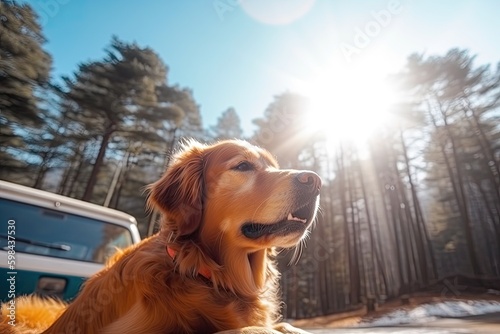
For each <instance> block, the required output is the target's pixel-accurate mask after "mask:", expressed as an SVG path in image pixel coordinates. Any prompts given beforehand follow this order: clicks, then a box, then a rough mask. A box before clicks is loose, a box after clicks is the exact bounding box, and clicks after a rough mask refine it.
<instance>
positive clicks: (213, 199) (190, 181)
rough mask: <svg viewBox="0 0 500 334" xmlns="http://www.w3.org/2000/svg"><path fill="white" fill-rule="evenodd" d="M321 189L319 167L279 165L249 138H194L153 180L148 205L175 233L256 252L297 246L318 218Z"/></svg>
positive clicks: (209, 243)
mask: <svg viewBox="0 0 500 334" xmlns="http://www.w3.org/2000/svg"><path fill="white" fill-rule="evenodd" d="M320 187H321V179H320V178H319V176H318V175H317V174H315V173H314V172H311V171H303V170H291V169H279V167H278V164H277V162H276V160H275V159H274V158H273V157H272V156H271V154H270V153H269V152H267V151H265V150H263V149H261V148H259V147H256V146H253V145H251V144H249V143H247V142H244V141H237V140H230V141H222V142H219V143H216V144H214V145H211V146H205V145H202V144H199V143H196V142H191V143H189V144H187V145H186V146H185V147H184V148H183V150H181V151H180V152H179V153H178V154H177V155H176V156H175V157H174V159H173V162H172V164H171V166H170V167H169V168H168V169H167V171H166V173H165V175H164V176H163V177H162V178H161V179H160V180H159V181H157V182H156V183H154V184H152V185H151V186H150V196H149V203H150V204H151V205H153V206H155V207H157V208H159V209H160V210H161V211H162V212H163V214H164V215H165V216H166V219H164V223H163V224H164V226H163V227H162V228H164V229H167V230H169V231H170V232H172V233H173V234H174V236H175V237H176V238H183V237H189V238H195V239H199V240H200V241H201V242H202V243H204V244H206V245H208V246H209V247H210V245H212V246H216V245H217V244H220V243H221V242H227V240H230V242H231V243H232V244H233V246H234V247H237V248H243V249H247V250H249V251H253V250H258V249H265V248H270V247H274V246H277V247H292V246H295V245H296V244H297V243H298V242H299V241H300V240H301V239H302V238H303V237H304V235H305V234H306V233H307V232H306V231H307V230H308V228H309V226H310V225H311V224H312V222H313V220H314V219H315V215H316V210H317V207H318V201H319V189H320ZM223 240H225V241H223Z"/></svg>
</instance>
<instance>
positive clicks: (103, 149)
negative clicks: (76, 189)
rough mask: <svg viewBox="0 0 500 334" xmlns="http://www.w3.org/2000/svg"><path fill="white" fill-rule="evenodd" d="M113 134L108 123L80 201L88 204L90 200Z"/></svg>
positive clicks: (112, 128)
mask: <svg viewBox="0 0 500 334" xmlns="http://www.w3.org/2000/svg"><path fill="white" fill-rule="evenodd" d="M114 132H115V124H114V123H110V124H109V125H108V126H107V128H106V131H105V132H104V135H103V136H102V140H101V146H100V147H99V153H98V154H97V158H96V159H95V162H94V167H93V168H92V173H91V174H90V178H89V180H88V183H87V187H86V188H85V192H84V193H83V197H82V200H83V201H87V202H89V201H90V200H91V199H92V194H93V192H94V186H95V184H96V182H97V176H98V174H99V171H100V170H101V166H102V163H103V161H104V156H105V155H106V149H107V148H108V143H109V140H110V139H111V135H112V134H113V133H114Z"/></svg>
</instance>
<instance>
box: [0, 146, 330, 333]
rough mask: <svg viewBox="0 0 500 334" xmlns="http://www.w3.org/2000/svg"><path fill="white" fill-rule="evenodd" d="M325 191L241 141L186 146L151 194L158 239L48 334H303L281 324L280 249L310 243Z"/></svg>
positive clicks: (105, 275) (102, 278)
mask: <svg viewBox="0 0 500 334" xmlns="http://www.w3.org/2000/svg"><path fill="white" fill-rule="evenodd" d="M320 186H321V180H320V179H319V177H318V176H317V175H316V174H314V173H313V172H308V171H297V170H282V169H279V167H278V164H277V163H276V161H275V160H274V158H273V157H272V156H271V155H270V154H269V153H268V152H267V151H265V150H262V149H260V148H257V147H255V146H252V145H250V144H248V143H246V142H243V141H222V142H219V143H216V144H214V145H211V146H205V145H202V144H199V143H196V142H190V143H188V144H187V145H186V146H185V147H184V148H183V150H181V151H180V152H179V153H178V154H177V155H176V156H175V157H174V159H173V162H172V164H171V166H170V167H169V168H168V169H167V171H166V173H165V174H164V176H163V177H162V178H161V179H160V180H158V181H157V182H155V183H153V184H152V185H150V186H149V197H148V204H149V206H150V207H152V208H156V209H158V210H160V211H161V213H162V216H163V218H162V226H161V230H160V232H159V233H158V234H156V235H154V236H152V237H150V238H148V239H145V240H143V241H142V242H141V243H140V244H138V245H135V246H132V247H130V248H128V249H126V250H124V251H123V252H120V254H118V255H116V256H115V258H114V259H113V261H112V262H111V263H110V264H109V265H108V266H107V267H106V268H105V269H103V270H102V271H100V272H99V273H97V274H96V275H94V276H93V277H91V278H90V279H89V280H88V281H87V282H86V283H85V285H84V287H83V289H82V291H81V292H80V294H79V296H78V297H77V298H76V299H75V301H73V302H72V303H71V304H70V305H69V306H68V307H67V309H66V310H65V311H64V313H63V314H62V315H61V316H60V317H59V318H58V319H57V320H56V321H55V322H54V323H53V324H52V326H50V328H48V329H47V330H46V331H45V332H44V333H49V334H60V333H72V334H78V333H82V334H91V333H102V334H107V333H120V334H125V333H213V332H217V331H227V332H226V333H276V331H279V332H286V333H294V332H295V333H301V331H300V330H298V329H294V328H293V327H291V326H289V325H286V324H277V322H278V321H279V303H278V297H277V293H278V272H277V270H276V268H275V264H274V253H275V251H274V248H275V247H280V248H288V247H293V246H295V245H297V243H299V242H300V241H301V240H302V239H303V237H304V235H305V234H307V228H308V227H309V226H310V224H311V222H312V221H313V220H314V217H315V213H316V209H317V202H318V196H319V188H320ZM294 212H298V215H299V216H296V215H290V214H291V213H294ZM306 220H307V221H306ZM167 246H168V247H169V248H170V249H171V250H173V252H174V254H175V255H174V258H172V257H171V256H170V255H168V253H167V250H166V249H167ZM204 271H208V272H209V273H210V275H209V276H206V275H203V274H202V273H203V272H204ZM57 312H59V311H56V312H55V313H57ZM18 319H19V318H18ZM47 319H48V318H47ZM46 322H47V321H45V324H46ZM45 324H42V325H40V326H38V329H39V330H40V329H42V328H43V327H44V325H45ZM21 325H22V324H21ZM0 326H1V325H0ZM4 326H5V325H4ZM248 326H254V327H248ZM27 327H29V328H37V326H36V325H33V324H31V325H30V326H27ZM272 328H274V329H272ZM0 330H1V327H0ZM19 332H21V333H22V332H23V331H22V330H21V331H19ZM27 332H28V331H26V333H27Z"/></svg>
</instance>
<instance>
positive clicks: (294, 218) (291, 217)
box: [286, 213, 307, 224]
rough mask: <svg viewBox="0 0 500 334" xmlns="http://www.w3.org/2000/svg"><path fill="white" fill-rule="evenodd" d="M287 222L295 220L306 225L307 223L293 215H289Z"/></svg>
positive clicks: (305, 220)
mask: <svg viewBox="0 0 500 334" xmlns="http://www.w3.org/2000/svg"><path fill="white" fill-rule="evenodd" d="M286 220H293V221H296V222H301V223H304V224H305V223H307V219H301V218H297V217H294V216H293V215H292V214H291V213H289V214H288V217H287V218H286Z"/></svg>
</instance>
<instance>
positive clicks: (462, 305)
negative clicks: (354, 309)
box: [359, 300, 500, 327]
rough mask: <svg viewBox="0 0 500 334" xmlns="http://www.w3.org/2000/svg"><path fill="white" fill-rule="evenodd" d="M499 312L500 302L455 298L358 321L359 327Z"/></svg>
mask: <svg viewBox="0 0 500 334" xmlns="http://www.w3.org/2000/svg"><path fill="white" fill-rule="evenodd" d="M494 312H500V302H498V301H489V300H488V301H486V300H483V301H481V300H457V301H445V302H440V303H432V304H422V305H419V306H417V307H414V308H412V309H401V310H396V311H392V312H390V313H388V314H386V315H383V316H381V317H378V318H374V319H366V320H363V321H362V322H360V323H359V326H360V327H368V326H396V325H401V324H412V323H426V322H429V321H432V320H436V318H458V317H465V316H469V315H481V314H488V313H494Z"/></svg>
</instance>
